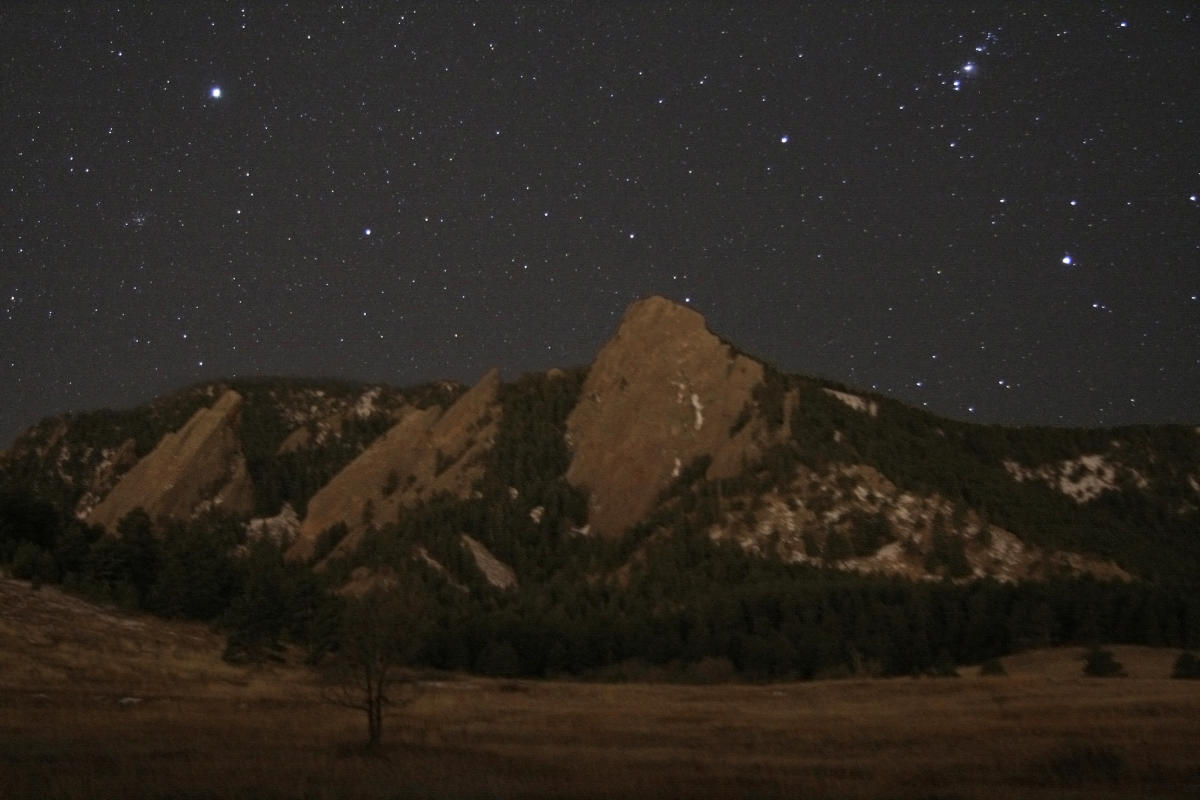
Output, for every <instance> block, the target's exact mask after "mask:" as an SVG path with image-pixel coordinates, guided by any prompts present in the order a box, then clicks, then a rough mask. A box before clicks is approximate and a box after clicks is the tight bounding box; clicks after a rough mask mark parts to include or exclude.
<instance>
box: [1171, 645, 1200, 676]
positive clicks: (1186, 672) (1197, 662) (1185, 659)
mask: <svg viewBox="0 0 1200 800" xmlns="http://www.w3.org/2000/svg"><path fill="white" fill-rule="evenodd" d="M1171 677H1172V678H1184V679H1187V680H1196V679H1200V657H1197V656H1196V654H1195V653H1192V652H1190V651H1188V650H1184V651H1183V652H1182V653H1180V654H1179V658H1177V659H1175V669H1173V670H1172V671H1171Z"/></svg>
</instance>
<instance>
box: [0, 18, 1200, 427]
mask: <svg viewBox="0 0 1200 800" xmlns="http://www.w3.org/2000/svg"><path fill="white" fill-rule="evenodd" d="M730 6H733V7H732V8H731V7H730ZM0 70H2V72H0V80H2V89H0V108H2V111H3V125H2V126H0V142H2V146H3V154H2V158H0V191H2V192H3V194H2V196H0V197H2V199H0V212H2V213H0V301H2V302H0V309H2V312H3V313H2V315H0V446H3V445H6V444H8V443H9V442H11V440H12V439H13V437H15V436H16V434H17V433H18V431H19V430H20V429H22V428H24V427H25V426H27V425H29V424H31V423H33V422H34V421H36V420H37V419H38V418H40V417H42V416H45V415H48V414H51V413H58V412H61V411H66V410H82V409H92V408H99V407H106V406H107V407H125V406H130V405H134V404H136V403H139V402H143V401H145V400H148V399H150V398H152V397H154V396H156V395H158V394H161V393H163V392H166V391H169V390H172V389H176V388H181V387H183V386H185V385H188V384H191V383H194V382H197V381H200V380H208V379H217V378H222V377H230V376H251V375H303V376H337V377H348V378H355V379H363V380H368V381H379V382H386V383H390V384H396V385H410V384H415V383H418V382H423V381H427V380H431V379H434V378H443V377H444V378H455V379H459V380H463V381H466V382H473V381H475V380H476V379H477V378H478V377H479V376H480V375H482V374H483V372H484V371H486V370H487V369H488V368H490V367H492V366H498V367H500V368H501V370H502V372H503V373H504V375H505V377H506V378H509V379H512V378H515V377H517V376H518V375H519V374H521V373H522V372H525V371H529V370H535V369H545V368H547V367H550V366H569V365H574V364H584V363H588V362H590V361H591V360H592V359H593V357H594V356H595V354H596V353H597V351H598V350H599V348H600V347H601V346H602V345H603V344H604V342H605V341H607V340H608V338H610V337H611V336H612V334H613V332H614V331H615V329H616V326H617V324H618V321H619V319H620V316H621V314H622V313H623V312H624V310H625V308H626V307H627V306H628V305H629V303H631V302H632V301H633V300H635V299H637V298H639V297H642V296H645V295H648V294H654V293H658V294H663V295H666V296H668V297H670V298H672V299H675V300H678V301H680V302H686V303H690V304H691V306H692V307H694V308H695V309H696V310H698V311H700V312H701V313H703V314H704V315H705V316H706V317H707V319H708V322H709V326H710V328H711V329H712V330H713V331H714V332H716V333H718V334H720V335H721V336H723V337H724V338H726V339H727V340H729V341H731V342H734V343H736V344H738V345H739V346H740V347H742V348H743V349H744V350H746V351H748V352H750V353H751V354H754V355H756V356H759V357H761V358H764V359H766V360H768V361H770V362H772V363H774V364H775V365H777V366H778V367H780V368H781V369H783V370H785V371H787V372H801V373H806V374H813V375H820V376H825V377H829V378H833V379H836V380H839V381H842V382H845V383H848V384H851V385H853V386H857V387H863V388H870V389H875V390H878V391H880V392H884V393H886V394H889V395H892V396H895V397H897V398H900V399H902V400H904V401H906V402H911V403H913V404H916V405H925V406H926V407H928V408H929V409H930V410H932V411H936V412H938V413H942V414H945V415H947V416H951V417H954V418H957V419H975V420H979V421H983V422H1004V423H1015V424H1053V425H1088V426H1091V425H1113V424H1124V423H1135V422H1184V423H1190V424H1195V423H1200V402H1198V401H1200V197H1198V195H1200V147H1198V145H1200V137H1198V135H1197V128H1198V124H1200V6H1198V5H1197V4H1196V3H1189V2H1174V3H1157V2H1150V0H1144V1H1143V0H1139V1H1138V2H1129V3H1123V4H1122V3H1104V2H1085V1H1083V0H1072V1H1071V2H1057V3H1053V2H1036V3H1034V2H1027V3H1026V2H1022V3H1011V4H1009V3H983V2H980V3H968V2H950V3H947V2H915V1H914V2H894V3H886V4H885V3H883V2H871V3H854V2H818V3H779V4H777V5H769V4H766V3H738V4H728V3H727V4H724V5H717V4H713V3H670V4H665V3H664V4H659V3H642V2H628V3H626V2H620V3H607V4H600V3H584V4H579V5H578V6H571V5H566V4H558V3H548V2H547V3H526V4H521V3H465V2H462V3H458V2H455V3H449V2H448V3H440V4H430V5H423V6H419V7H416V8H415V9H411V8H407V7H404V8H402V7H400V6H398V5H393V4H391V3H380V4H367V3H346V4H345V5H343V6H338V5H337V4H334V3H311V4H310V3H290V4H284V3H274V2H272V3H254V4H249V3H248V4H246V5H244V6H239V5H237V4H234V3H225V4H220V5H205V4H203V3H144V4H125V3H118V2H112V3H108V2H105V3H96V2H80V3H72V4H57V3H53V2H45V1H43V0H38V2H13V1H12V0H9V2H5V3H4V4H3V7H2V8H0Z"/></svg>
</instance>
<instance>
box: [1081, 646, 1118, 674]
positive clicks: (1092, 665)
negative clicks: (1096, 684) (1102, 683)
mask: <svg viewBox="0 0 1200 800" xmlns="http://www.w3.org/2000/svg"><path fill="white" fill-rule="evenodd" d="M1083 674H1084V675H1087V676H1089V677H1092V678H1123V677H1125V668H1124V667H1123V666H1121V662H1120V661H1117V659H1115V658H1114V657H1113V654H1112V651H1111V650H1104V649H1101V648H1099V647H1093V648H1092V649H1091V650H1089V651H1088V654H1087V655H1086V656H1085V657H1084V664H1083Z"/></svg>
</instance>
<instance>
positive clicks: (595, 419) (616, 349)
mask: <svg viewBox="0 0 1200 800" xmlns="http://www.w3.org/2000/svg"><path fill="white" fill-rule="evenodd" d="M762 378H763V367H762V364H760V363H758V362H757V361H754V360H753V359H750V358H747V357H746V356H743V355H740V354H738V353H736V352H735V351H734V350H733V348H731V347H729V346H728V345H726V344H724V343H723V342H721V341H720V340H719V339H718V338H717V337H716V336H714V335H713V334H712V333H710V332H709V331H708V329H707V328H706V327H705V324H704V317H702V316H700V314H698V313H696V312H695V311H693V310H691V309H690V308H686V307H684V306H680V305H677V304H675V303H672V302H670V301H669V300H666V299H664V298H662V297H651V298H648V299H645V300H642V301H639V302H637V303H634V304H633V306H631V307H630V309H629V311H628V312H627V313H626V314H625V318H624V320H623V321H622V322H621V326H620V329H619V330H618V331H617V334H616V336H615V337H614V338H613V339H612V341H610V342H609V343H608V344H607V345H605V347H604V349H603V350H601V351H600V354H599V356H597V358H596V361H595V363H594V364H593V365H592V368H591V370H590V372H589V373H588V377H587V381H586V382H585V383H584V386H583V392H582V394H581V396H580V400H579V404H578V405H577V406H576V407H575V410H574V411H573V412H571V415H570V417H569V418H568V420H567V430H568V434H567V435H568V437H569V438H568V442H569V445H570V447H571V449H572V459H571V467H570V469H569V470H568V471H567V480H569V481H570V482H571V483H572V484H574V485H575V486H579V487H581V488H583V489H586V490H587V491H588V492H589V493H590V498H591V499H590V508H589V513H588V519H589V521H590V524H591V527H592V529H593V530H594V531H595V532H597V533H599V534H601V535H604V536H614V535H618V534H620V533H621V532H622V531H624V530H625V529H626V528H628V527H629V526H630V525H632V524H634V523H636V522H638V521H639V520H641V519H643V518H644V517H645V516H646V515H647V514H648V513H649V512H650V511H651V509H653V507H654V505H655V501H656V499H657V498H658V496H659V494H660V493H661V492H662V490H663V489H665V488H666V487H667V486H668V485H670V483H671V481H672V480H674V479H675V478H676V477H678V475H679V474H680V472H681V470H682V469H683V468H684V467H685V466H687V465H689V464H691V463H692V462H693V461H694V460H695V459H696V458H698V457H700V456H708V457H709V458H711V459H712V462H711V466H710V467H709V468H708V477H710V478H718V477H728V476H731V475H733V474H736V473H737V472H738V471H739V470H740V469H741V468H742V466H743V464H742V462H743V460H744V459H746V458H750V457H752V453H753V450H754V444H753V438H754V437H753V430H745V429H743V431H740V432H739V433H741V434H742V435H740V436H731V428H732V427H733V424H734V422H735V421H736V420H737V418H738V416H739V414H741V413H742V411H743V409H745V408H746V407H747V406H748V404H750V403H751V402H752V393H753V391H754V387H755V386H757V385H758V384H759V383H761V382H762Z"/></svg>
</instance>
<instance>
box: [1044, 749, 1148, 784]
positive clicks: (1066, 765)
mask: <svg viewBox="0 0 1200 800" xmlns="http://www.w3.org/2000/svg"><path fill="white" fill-rule="evenodd" d="M1128 768H1129V764H1128V760H1127V759H1126V758H1125V756H1124V754H1123V753H1122V752H1121V751H1120V750H1118V749H1116V748H1115V747H1110V746H1109V745H1105V744H1098V743H1091V742H1074V743H1071V744H1069V745H1067V746H1065V747H1063V748H1061V749H1059V750H1057V751H1056V752H1053V753H1051V754H1050V757H1049V758H1047V759H1046V761H1045V763H1044V764H1042V765H1041V771H1042V772H1043V775H1041V776H1039V779H1047V778H1048V779H1049V780H1048V781H1047V782H1049V783H1056V784H1065V785H1074V786H1078V785H1080V784H1085V783H1116V782H1117V781H1119V780H1120V779H1121V777H1122V776H1123V775H1124V774H1125V773H1126V772H1127V771H1128Z"/></svg>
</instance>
